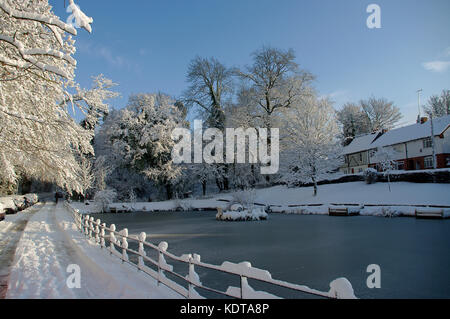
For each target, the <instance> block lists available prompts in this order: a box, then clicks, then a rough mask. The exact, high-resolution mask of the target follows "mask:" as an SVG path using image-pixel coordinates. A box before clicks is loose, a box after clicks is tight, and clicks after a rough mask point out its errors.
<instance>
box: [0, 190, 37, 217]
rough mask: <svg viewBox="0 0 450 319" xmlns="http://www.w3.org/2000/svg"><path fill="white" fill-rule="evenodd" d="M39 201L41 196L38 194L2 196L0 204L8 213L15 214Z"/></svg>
mask: <svg viewBox="0 0 450 319" xmlns="http://www.w3.org/2000/svg"><path fill="white" fill-rule="evenodd" d="M37 202H39V197H38V195H37V194H26V195H11V196H5V197H0V204H1V205H2V206H3V207H2V209H3V210H4V211H5V212H6V213H7V214H15V213H17V212H19V211H22V210H25V209H27V208H28V207H31V206H33V205H34V204H36V203H37Z"/></svg>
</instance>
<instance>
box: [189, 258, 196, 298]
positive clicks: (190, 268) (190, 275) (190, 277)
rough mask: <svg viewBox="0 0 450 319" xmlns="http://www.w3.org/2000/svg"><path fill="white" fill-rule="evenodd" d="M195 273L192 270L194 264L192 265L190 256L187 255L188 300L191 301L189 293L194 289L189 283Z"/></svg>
mask: <svg viewBox="0 0 450 319" xmlns="http://www.w3.org/2000/svg"><path fill="white" fill-rule="evenodd" d="M194 272H195V270H194V264H193V263H192V254H189V275H188V276H189V280H188V283H189V285H188V299H191V297H192V296H191V291H192V289H193V288H194V287H193V285H192V283H191V281H192V275H193V273H194Z"/></svg>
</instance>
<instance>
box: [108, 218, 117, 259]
mask: <svg viewBox="0 0 450 319" xmlns="http://www.w3.org/2000/svg"><path fill="white" fill-rule="evenodd" d="M109 229H110V232H109V243H110V244H109V251H110V253H111V254H112V253H113V252H114V250H115V248H114V244H115V243H116V235H115V234H114V232H115V231H116V225H114V224H112V225H111V226H110V228H109Z"/></svg>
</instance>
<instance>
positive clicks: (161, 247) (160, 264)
mask: <svg viewBox="0 0 450 319" xmlns="http://www.w3.org/2000/svg"><path fill="white" fill-rule="evenodd" d="M168 247H169V244H168V243H166V242H165V241H162V242H160V243H159V245H158V286H159V283H160V282H161V278H162V277H163V276H164V274H163V269H162V268H163V266H164V265H165V264H166V260H165V259H164V254H163V251H166V250H167V248H168Z"/></svg>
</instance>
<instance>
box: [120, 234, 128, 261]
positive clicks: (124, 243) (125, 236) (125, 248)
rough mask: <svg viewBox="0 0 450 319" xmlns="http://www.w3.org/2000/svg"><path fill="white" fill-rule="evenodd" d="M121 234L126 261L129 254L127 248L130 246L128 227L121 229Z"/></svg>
mask: <svg viewBox="0 0 450 319" xmlns="http://www.w3.org/2000/svg"><path fill="white" fill-rule="evenodd" d="M121 235H122V245H121V246H122V262H124V261H128V255H127V248H128V240H127V237H128V229H127V228H124V229H123V230H122V231H121Z"/></svg>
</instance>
